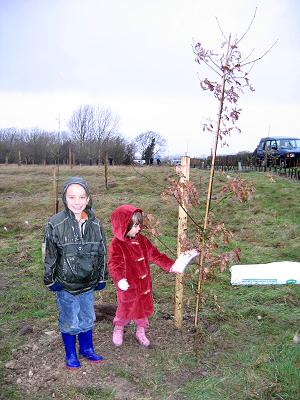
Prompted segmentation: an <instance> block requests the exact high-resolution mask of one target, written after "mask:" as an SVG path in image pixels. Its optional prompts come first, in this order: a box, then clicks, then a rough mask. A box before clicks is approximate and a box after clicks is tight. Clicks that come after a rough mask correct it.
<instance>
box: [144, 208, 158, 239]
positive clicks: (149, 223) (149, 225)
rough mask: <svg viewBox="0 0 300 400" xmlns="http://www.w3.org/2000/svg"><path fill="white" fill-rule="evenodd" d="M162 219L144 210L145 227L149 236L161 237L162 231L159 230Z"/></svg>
mask: <svg viewBox="0 0 300 400" xmlns="http://www.w3.org/2000/svg"><path fill="white" fill-rule="evenodd" d="M159 224H160V221H159V220H158V219H156V218H155V217H154V216H153V214H149V213H145V212H143V229H144V232H145V233H146V234H147V233H148V234H149V236H154V237H159V236H161V233H160V232H159V230H158V227H159Z"/></svg>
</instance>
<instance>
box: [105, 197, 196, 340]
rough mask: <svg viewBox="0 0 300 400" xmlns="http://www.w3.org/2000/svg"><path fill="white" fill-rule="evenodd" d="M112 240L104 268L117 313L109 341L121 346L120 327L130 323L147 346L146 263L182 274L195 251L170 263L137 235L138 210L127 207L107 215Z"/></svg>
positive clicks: (149, 284)
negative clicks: (110, 281)
mask: <svg viewBox="0 0 300 400" xmlns="http://www.w3.org/2000/svg"><path fill="white" fill-rule="evenodd" d="M111 223H112V231H113V234H114V238H113V239H112V241H111V243H110V245H109V251H108V254H109V258H108V268H109V273H110V276H111V278H112V280H113V282H114V285H115V287H116V289H117V310H116V315H115V318H114V321H113V323H114V331H113V338H112V341H113V343H114V345H115V346H121V345H122V344H123V334H124V327H125V326H126V325H127V324H128V323H129V322H130V321H131V320H132V321H134V323H135V325H136V333H135V337H136V339H137V340H138V342H139V343H140V344H141V345H142V346H144V347H148V346H149V345H150V340H149V339H148V338H147V336H146V329H147V327H148V325H149V322H148V317H149V316H150V315H152V313H153V300H152V281H151V273H150V263H154V264H156V265H158V266H159V267H160V268H162V269H163V270H164V271H165V272H175V273H182V272H183V271H184V269H185V267H186V266H187V264H188V262H189V261H190V260H191V259H193V258H194V257H195V256H197V255H198V252H197V251H196V250H191V251H189V252H186V253H182V254H181V255H180V256H179V257H178V258H177V260H176V261H175V260H172V259H171V258H169V257H168V256H166V255H165V254H163V253H160V252H159V251H158V249H157V248H156V247H155V246H154V245H153V244H152V243H151V242H150V240H149V239H147V238H146V237H145V236H144V235H142V234H141V233H140V230H141V229H142V224H143V216H142V210H141V209H140V208H137V207H134V206H132V205H129V204H125V205H122V206H120V207H118V208H116V209H115V210H114V211H113V213H112V215H111Z"/></svg>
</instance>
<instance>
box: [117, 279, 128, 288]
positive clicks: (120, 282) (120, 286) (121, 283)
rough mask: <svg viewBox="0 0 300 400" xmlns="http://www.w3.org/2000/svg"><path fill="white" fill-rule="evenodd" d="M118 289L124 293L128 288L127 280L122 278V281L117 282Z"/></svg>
mask: <svg viewBox="0 0 300 400" xmlns="http://www.w3.org/2000/svg"><path fill="white" fill-rule="evenodd" d="M118 287H119V288H120V289H121V290H124V291H126V290H127V289H128V288H129V284H128V282H127V279H125V278H123V279H121V280H119V282H118Z"/></svg>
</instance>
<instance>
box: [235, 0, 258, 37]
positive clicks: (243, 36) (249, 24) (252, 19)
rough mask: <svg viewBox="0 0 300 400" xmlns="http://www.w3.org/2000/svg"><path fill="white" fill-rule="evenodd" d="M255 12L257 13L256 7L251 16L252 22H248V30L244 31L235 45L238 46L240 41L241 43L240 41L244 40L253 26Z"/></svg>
mask: <svg viewBox="0 0 300 400" xmlns="http://www.w3.org/2000/svg"><path fill="white" fill-rule="evenodd" d="M256 11H257V7H255V11H254V15H253V17H252V20H251V22H250V24H249V26H248V28H247V29H246V31H245V33H244V34H243V35H242V37H241V38H240V39H239V40H238V41H237V42H236V45H238V44H239V43H240V41H242V40H243V39H244V37H245V36H246V35H247V33H248V32H249V30H250V28H251V26H252V24H253V21H254V20H255V17H256Z"/></svg>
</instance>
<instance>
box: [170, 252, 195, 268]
mask: <svg viewBox="0 0 300 400" xmlns="http://www.w3.org/2000/svg"><path fill="white" fill-rule="evenodd" d="M199 254H200V253H199V251H198V250H196V249H192V250H188V251H185V252H184V253H181V254H180V255H179V257H178V258H177V260H176V261H175V263H174V264H173V265H172V267H171V269H170V272H175V273H177V274H183V272H184V270H185V269H186V267H187V266H188V264H189V263H190V262H191V261H192V260H193V259H194V258H195V257H197V256H198V255H199Z"/></svg>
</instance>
